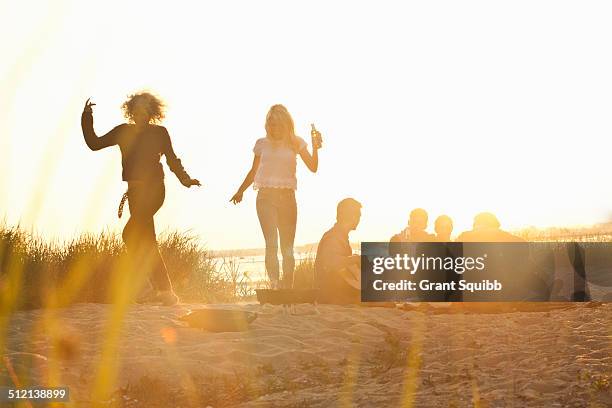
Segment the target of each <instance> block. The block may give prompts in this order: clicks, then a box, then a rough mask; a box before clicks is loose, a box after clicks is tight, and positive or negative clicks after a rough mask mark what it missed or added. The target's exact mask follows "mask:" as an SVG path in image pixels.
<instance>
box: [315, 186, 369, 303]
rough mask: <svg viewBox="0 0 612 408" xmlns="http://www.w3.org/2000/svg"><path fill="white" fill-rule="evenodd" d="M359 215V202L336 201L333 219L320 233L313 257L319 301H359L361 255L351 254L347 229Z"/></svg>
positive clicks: (354, 222)
mask: <svg viewBox="0 0 612 408" xmlns="http://www.w3.org/2000/svg"><path fill="white" fill-rule="evenodd" d="M360 219H361V204H360V203H359V202H358V201H357V200H355V199H353V198H345V199H344V200H342V201H340V202H339V203H338V207H337V209H336V223H335V224H334V226H333V227H332V228H331V229H330V230H329V231H327V232H326V233H325V234H323V237H322V238H321V241H320V242H319V245H318V247H317V256H316V258H315V286H316V287H317V289H319V295H318V301H319V302H320V303H333V304H347V303H359V302H360V301H361V292H360V288H361V261H360V260H361V257H360V256H359V255H353V250H352V249H351V245H350V243H349V237H348V236H349V232H351V231H353V230H355V229H356V228H357V226H358V225H359V221H360Z"/></svg>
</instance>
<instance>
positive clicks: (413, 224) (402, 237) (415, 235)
mask: <svg viewBox="0 0 612 408" xmlns="http://www.w3.org/2000/svg"><path fill="white" fill-rule="evenodd" d="M427 222H428V215H427V211H425V210H424V209H422V208H415V209H414V210H412V211H410V217H409V219H408V227H406V228H404V230H403V231H402V232H400V233H399V234H395V235H394V236H392V237H391V240H390V241H391V242H433V241H435V240H436V239H435V236H434V235H433V234H430V233H428V232H427V231H425V230H426V229H427Z"/></svg>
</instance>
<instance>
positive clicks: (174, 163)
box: [161, 126, 201, 187]
mask: <svg viewBox="0 0 612 408" xmlns="http://www.w3.org/2000/svg"><path fill="white" fill-rule="evenodd" d="M161 129H162V132H163V140H164V146H163V151H162V153H163V154H164V155H165V156H166V163H167V164H168V167H169V168H170V170H171V171H172V172H173V173H174V174H175V175H176V177H177V178H178V179H179V181H180V182H181V184H182V185H184V186H185V187H191V186H201V184H200V182H199V181H198V180H196V179H192V178H191V177H189V174H187V171H185V168H184V167H183V164H182V163H181V160H180V159H179V158H178V157H176V153H174V149H173V148H172V141H171V140H170V134H169V133H168V130H167V129H166V128H165V127H163V126H162V127H161Z"/></svg>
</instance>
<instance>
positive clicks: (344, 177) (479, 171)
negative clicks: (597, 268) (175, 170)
mask: <svg viewBox="0 0 612 408" xmlns="http://www.w3.org/2000/svg"><path fill="white" fill-rule="evenodd" d="M111 3H113V2H110V1H99V2H78V1H72V2H69V1H54V2H44V1H40V2H31V1H19V2H15V1H13V2H8V1H2V2H0V38H3V39H5V40H4V41H2V42H0V55H1V56H2V58H1V59H0V89H1V93H2V98H1V100H2V105H1V109H0V146H1V150H0V211H1V212H2V213H4V214H1V213H0V217H4V218H5V219H6V221H7V223H9V224H16V223H18V222H20V223H21V225H22V226H24V227H27V228H33V229H34V230H35V231H37V232H41V233H44V234H46V235H48V236H53V237H60V238H66V237H71V236H73V235H75V234H78V233H80V232H83V231H94V232H96V231H102V230H104V229H110V230H113V231H120V230H121V228H122V227H123V224H124V223H125V221H126V219H127V217H126V216H124V217H125V218H124V219H122V220H118V219H117V217H116V209H117V205H118V202H119V199H120V197H121V194H122V193H123V192H124V190H125V185H124V183H123V182H122V181H121V163H120V153H119V149H118V148H110V149H106V150H102V151H99V152H91V151H89V150H88V149H87V147H86V146H85V143H84V141H83V137H82V134H81V129H80V122H79V119H80V113H81V110H82V106H83V103H84V101H85V99H86V98H88V97H90V96H91V97H92V100H93V101H94V102H95V103H97V106H96V107H95V110H94V118H95V128H96V131H97V132H98V134H103V133H105V132H106V131H108V130H110V129H111V128H112V127H114V126H115V125H117V124H119V123H122V122H123V118H122V116H121V111H120V105H121V103H122V102H123V101H124V99H125V98H126V96H127V95H128V94H130V93H132V92H134V91H137V90H141V89H143V88H146V89H150V90H153V91H155V92H156V93H158V94H159V95H161V96H162V97H163V98H164V99H165V101H166V102H167V104H168V111H167V119H166V121H165V123H164V124H165V126H166V127H167V128H168V130H169V132H170V134H171V137H172V138H173V143H174V147H175V150H176V152H177V153H178V155H179V157H180V158H181V159H182V160H183V163H184V165H185V167H186V169H187V170H188V171H189V172H190V174H191V175H192V176H193V177H195V178H199V179H200V180H201V181H202V183H203V184H204V187H203V188H201V189H193V188H192V189H191V190H188V189H185V188H184V187H182V186H181V185H180V184H179V183H178V181H177V180H176V178H175V177H174V175H173V174H172V173H171V172H169V171H168V170H167V168H166V180H167V183H166V184H167V196H166V202H165V205H164V206H163V208H162V209H161V210H160V212H159V213H158V215H157V217H156V223H157V226H158V231H160V232H161V231H163V230H164V229H179V230H187V229H190V230H192V232H193V233H195V234H197V235H198V236H200V237H201V239H202V241H203V242H205V243H206V244H207V245H208V247H210V248H215V249H217V248H244V247H262V246H263V237H262V234H261V230H260V227H259V223H258V220H257V216H256V213H255V192H254V191H252V190H249V191H247V192H246V193H245V200H244V201H243V203H242V204H240V205H239V206H237V207H234V206H233V205H232V204H230V203H229V202H228V200H229V198H230V197H231V196H232V194H233V193H234V192H235V190H236V189H237V187H238V185H239V184H240V182H241V181H242V179H243V177H244V175H245V173H246V172H247V170H248V168H249V166H250V163H251V160H252V147H253V144H254V143H255V140H256V139H257V138H259V137H262V136H263V135H264V129H263V125H264V119H265V114H266V112H267V110H268V108H269V107H270V106H271V105H272V104H275V103H283V104H284V105H285V106H287V108H288V109H289V111H290V112H291V113H292V115H293V117H294V120H295V123H296V130H297V131H298V134H300V135H301V136H303V137H304V138H305V139H307V140H308V139H309V124H310V123H311V122H314V123H315V124H316V125H317V128H318V129H319V130H320V131H321V132H322V133H323V137H324V148H323V150H321V152H320V166H319V172H318V173H317V174H315V175H313V174H311V173H309V172H308V170H307V169H306V167H305V166H304V165H303V163H299V165H298V185H299V186H298V193H297V198H298V205H299V210H298V211H299V215H298V227H297V236H296V244H300V243H307V242H314V241H317V240H318V239H319V238H320V236H321V234H322V233H323V232H324V231H325V230H326V229H327V228H329V227H330V226H331V225H332V224H333V222H334V216H335V205H336V203H337V201H338V200H339V199H341V198H343V197H346V196H353V197H355V198H357V199H358V200H360V201H361V202H362V203H363V205H364V209H363V217H362V224H361V225H360V228H359V230H358V231H356V232H355V233H354V234H353V235H352V239H353V240H361V241H373V240H387V239H388V238H389V237H390V236H391V235H392V234H393V233H396V232H398V231H399V230H400V229H402V228H403V227H404V226H405V224H406V221H407V218H408V213H409V211H410V209H412V208H414V207H424V208H425V209H427V210H428V211H429V213H430V221H431V222H433V219H434V218H435V217H436V216H437V215H439V214H441V213H447V214H449V215H450V216H451V217H453V219H454V220H455V224H456V228H457V230H456V232H459V230H462V229H465V228H468V227H469V226H470V225H471V219H472V217H473V215H474V214H475V213H477V212H480V211H483V210H489V211H493V212H495V213H496V214H497V215H498V217H499V218H500V220H501V222H502V225H503V226H505V227H507V228H510V227H519V226H525V225H537V226H548V225H568V224H585V223H592V222H598V221H604V220H607V219H608V218H609V215H610V213H611V211H610V209H611V208H612V185H611V183H610V181H609V180H610V174H611V173H612V170H611V168H610V165H609V162H610V159H609V156H610V150H609V148H608V147H609V146H610V143H609V140H610V137H611V135H612V121H611V112H612V54H611V53H610V49H611V46H612V44H611V43H612V25H611V24H610V21H612V3H610V2H608V1H581V2H575V1H572V2H569V1H559V0H556V1H532V0H531V1H513V2H491V1H461V2H457V1H424V2H423V1H421V2H405V1H397V2H388V1H371V2H368V3H365V2H348V1H347V2H341V1H334V2H331V1H312V0H311V1H302V2H297V1H290V2H289V1H242V2H236V1H223V2H207V3H205V2H201V1H193V2H168V1H165V2H159V3H154V2H151V1H142V2H132V1H130V2H125V1H117V2H114V4H111ZM7 39H10V40H8V41H7ZM164 163H165V161H164Z"/></svg>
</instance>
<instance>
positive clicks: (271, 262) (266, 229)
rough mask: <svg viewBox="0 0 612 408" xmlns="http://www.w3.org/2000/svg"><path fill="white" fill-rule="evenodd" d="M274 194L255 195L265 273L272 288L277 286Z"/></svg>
mask: <svg viewBox="0 0 612 408" xmlns="http://www.w3.org/2000/svg"><path fill="white" fill-rule="evenodd" d="M274 193H275V192H272V191H269V190H260V191H259V192H258V193H257V202H256V207H257V217H258V218H259V224H260V225H261V231H262V232H263V235H264V240H265V241H266V258H265V259H266V260H265V263H266V272H267V273H268V278H269V279H270V281H271V283H272V287H276V285H277V284H278V275H279V273H278V255H277V253H278V208H277V206H276V200H275V199H274V197H273V195H274Z"/></svg>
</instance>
